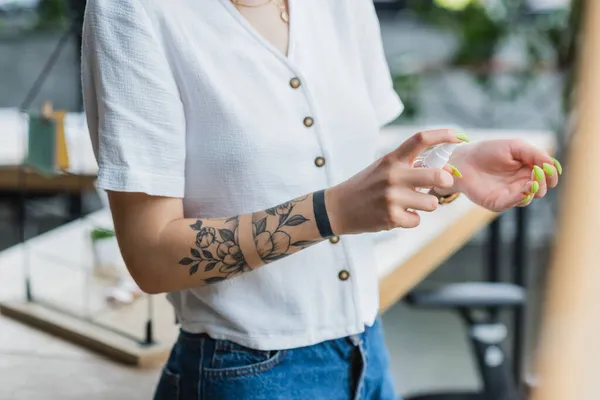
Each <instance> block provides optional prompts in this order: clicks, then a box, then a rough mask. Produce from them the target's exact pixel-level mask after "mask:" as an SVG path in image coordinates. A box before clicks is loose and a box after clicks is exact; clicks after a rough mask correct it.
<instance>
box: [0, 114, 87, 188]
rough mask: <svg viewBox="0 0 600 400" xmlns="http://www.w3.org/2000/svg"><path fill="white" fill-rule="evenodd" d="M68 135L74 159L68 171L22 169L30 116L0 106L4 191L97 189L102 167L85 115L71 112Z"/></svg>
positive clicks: (0, 181)
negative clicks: (48, 173)
mask: <svg viewBox="0 0 600 400" xmlns="http://www.w3.org/2000/svg"><path fill="white" fill-rule="evenodd" d="M65 136H66V140H67V146H68V149H69V160H70V167H69V170H68V171H65V172H64V173H59V174H57V175H53V176H44V175H40V174H39V173H37V172H36V171H34V170H31V169H22V164H23V161H24V160H25V157H26V152H27V117H26V115H24V114H23V113H21V112H19V110H17V109H12V108H10V109H0V137H1V138H2V139H1V142H0V143H1V145H0V192H4V193H7V192H8V193H11V192H13V193H14V192H18V191H20V190H21V189H24V190H26V191H27V192H31V193H36V194H46V193H48V194H52V193H80V192H82V191H87V190H91V189H93V188H94V180H95V179H96V174H97V171H98V167H97V165H96V160H95V158H94V154H93V151H92V146H91V143H90V139H89V135H88V131H87V124H86V121H85V115H84V114H82V113H69V114H67V116H66V117H65Z"/></svg>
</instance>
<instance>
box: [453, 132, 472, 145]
mask: <svg viewBox="0 0 600 400" xmlns="http://www.w3.org/2000/svg"><path fill="white" fill-rule="evenodd" d="M456 138H457V139H458V140H462V141H463V142H467V143H469V142H470V141H471V140H470V139H469V137H468V136H467V134H466V133H464V132H458V133H457V134H456Z"/></svg>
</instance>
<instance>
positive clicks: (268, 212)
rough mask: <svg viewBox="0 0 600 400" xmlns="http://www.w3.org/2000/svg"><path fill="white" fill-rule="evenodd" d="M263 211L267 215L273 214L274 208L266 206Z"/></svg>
mask: <svg viewBox="0 0 600 400" xmlns="http://www.w3.org/2000/svg"><path fill="white" fill-rule="evenodd" d="M265 212H266V213H267V214H269V215H272V216H275V209H274V208H267V209H266V210H265Z"/></svg>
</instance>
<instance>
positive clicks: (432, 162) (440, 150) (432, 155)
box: [415, 143, 458, 193]
mask: <svg viewBox="0 0 600 400" xmlns="http://www.w3.org/2000/svg"><path fill="white" fill-rule="evenodd" d="M456 147H458V144H457V143H446V144H440V145H438V146H435V147H434V148H433V149H431V150H430V151H429V152H428V153H426V154H425V155H424V156H423V157H421V158H418V159H417V160H416V161H415V167H416V168H443V167H444V166H445V165H446V164H447V163H448V161H450V156H452V152H453V151H454V150H455V149H456ZM431 189H432V188H418V189H417V192H420V193H429V192H430V191H431Z"/></svg>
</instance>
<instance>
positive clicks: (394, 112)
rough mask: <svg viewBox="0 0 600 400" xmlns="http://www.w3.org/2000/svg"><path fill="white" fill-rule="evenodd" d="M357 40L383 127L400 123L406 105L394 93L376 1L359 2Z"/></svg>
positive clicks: (372, 96)
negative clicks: (374, 2) (396, 120)
mask: <svg viewBox="0 0 600 400" xmlns="http://www.w3.org/2000/svg"><path fill="white" fill-rule="evenodd" d="M355 3H356V6H357V14H356V15H357V29H358V32H357V38H358V41H359V46H360V56H361V62H362V67H363V71H364V75H365V80H366V83H367V87H368V91H369V97H370V100H371V104H372V105H373V108H374V109H375V113H376V114H377V118H378V120H379V123H380V125H381V126H384V125H386V124H388V123H389V122H391V121H393V120H394V119H396V118H397V117H398V116H399V115H400V114H401V113H402V111H403V110H404V105H403V104H402V101H401V100H400V98H399V96H398V94H397V93H396V91H395V90H394V86H393V83H392V78H391V74H390V69H389V66H388V63H387V60H386V57H385V53H384V49H383V43H382V39H381V28H380V25H379V19H378V17H377V13H376V11H375V6H374V4H373V0H355Z"/></svg>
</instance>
